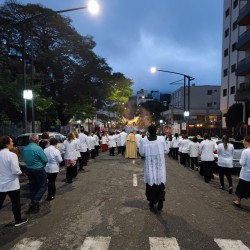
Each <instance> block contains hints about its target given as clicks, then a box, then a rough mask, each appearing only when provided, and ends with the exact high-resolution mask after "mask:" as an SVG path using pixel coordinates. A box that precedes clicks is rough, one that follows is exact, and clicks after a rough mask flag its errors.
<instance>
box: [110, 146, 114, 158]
mask: <svg viewBox="0 0 250 250" xmlns="http://www.w3.org/2000/svg"><path fill="white" fill-rule="evenodd" d="M109 155H111V156H114V155H115V147H112V148H109Z"/></svg>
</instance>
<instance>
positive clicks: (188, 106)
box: [150, 67, 195, 128]
mask: <svg viewBox="0 0 250 250" xmlns="http://www.w3.org/2000/svg"><path fill="white" fill-rule="evenodd" d="M150 71H151V73H153V74H154V73H156V72H157V71H159V72H165V73H170V74H175V75H181V76H183V77H184V100H183V101H184V107H183V109H184V117H188V116H189V111H190V82H191V81H193V80H194V79H195V78H194V77H192V76H189V75H186V74H182V73H179V72H174V71H168V70H162V69H157V68H156V67H151V69H150ZM186 79H187V80H188V105H187V110H186ZM187 128H188V127H187Z"/></svg>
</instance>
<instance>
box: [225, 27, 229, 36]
mask: <svg viewBox="0 0 250 250" xmlns="http://www.w3.org/2000/svg"><path fill="white" fill-rule="evenodd" d="M228 35H229V28H227V29H226V30H225V34H224V37H225V38H226V37H228Z"/></svg>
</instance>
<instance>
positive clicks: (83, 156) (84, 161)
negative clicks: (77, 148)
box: [79, 151, 88, 169]
mask: <svg viewBox="0 0 250 250" xmlns="http://www.w3.org/2000/svg"><path fill="white" fill-rule="evenodd" d="M87 164H88V151H86V152H81V157H80V158H79V169H83V167H84V166H87Z"/></svg>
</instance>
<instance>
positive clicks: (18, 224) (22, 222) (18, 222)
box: [15, 219, 28, 227]
mask: <svg viewBox="0 0 250 250" xmlns="http://www.w3.org/2000/svg"><path fill="white" fill-rule="evenodd" d="M26 222H28V219H21V220H19V221H16V222H15V227H19V226H21V225H23V224H25V223H26Z"/></svg>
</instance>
